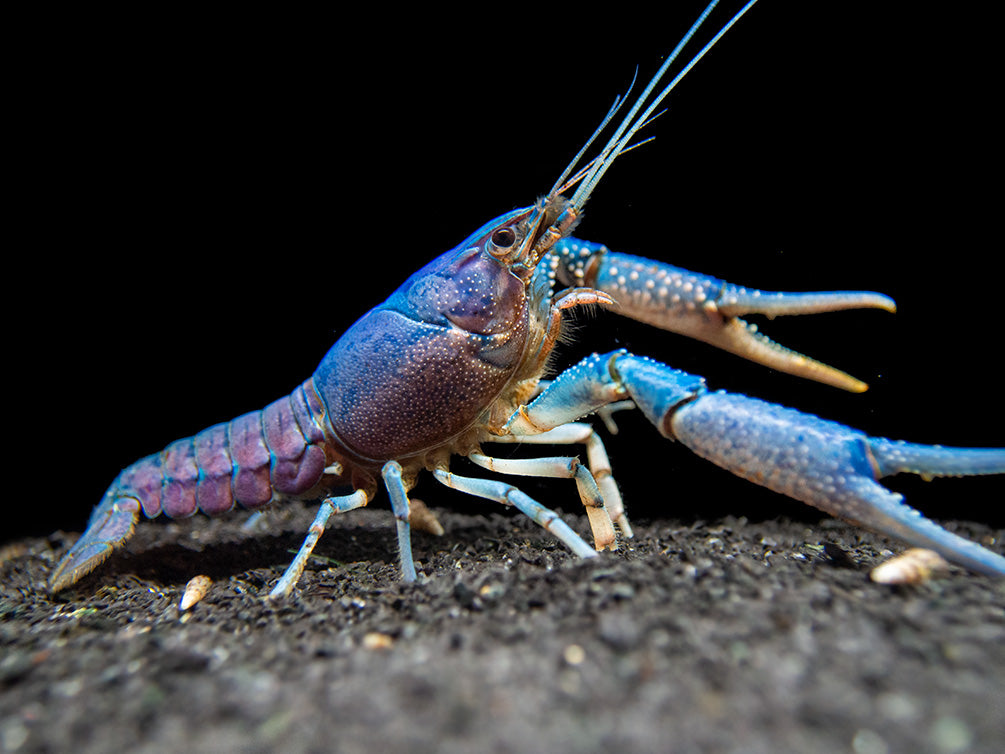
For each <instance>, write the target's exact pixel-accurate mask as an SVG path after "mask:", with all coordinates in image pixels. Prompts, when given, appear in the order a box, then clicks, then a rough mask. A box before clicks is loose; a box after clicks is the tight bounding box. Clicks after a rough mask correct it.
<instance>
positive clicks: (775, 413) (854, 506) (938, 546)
mask: <svg viewBox="0 0 1005 754" xmlns="http://www.w3.org/2000/svg"><path fill="white" fill-rule="evenodd" d="M626 398H630V399H631V400H633V401H634V402H635V404H636V405H637V406H638V407H639V409H640V410H641V411H642V412H643V413H644V414H645V415H646V417H647V418H648V419H649V420H650V421H651V422H652V423H653V424H655V425H656V427H657V428H658V429H659V430H660V432H661V433H662V434H663V435H664V436H666V437H669V438H671V439H674V440H679V441H680V442H681V443H683V444H684V445H686V446H687V447H688V448H690V449H691V450H692V451H694V452H695V453H696V454H697V455H699V456H701V457H702V458H705V459H707V460H709V461H712V463H715V464H716V465H718V466H721V467H722V468H724V469H727V470H728V471H731V472H733V473H734V474H736V475H737V476H741V477H743V478H744V479H748V480H750V481H751V482H755V483H756V484H760V485H762V486H764V487H767V488H769V489H771V490H774V491H775V492H780V493H782V494H783V495H788V496H789V497H792V498H795V499H796V500H800V501H802V502H804V503H808V504H809V505H812V506H814V507H816V508H819V509H820V510H823V511H825V512H827V513H829V514H831V515H833V516H837V517H839V518H843V519H846V520H848V521H851V522H853V523H856V524H859V525H862V526H866V527H868V528H870V529H874V530H876V531H878V532H880V533H882V534H887V535H889V536H891V537H895V538H897V539H899V540H901V541H903V542H907V543H909V544H912V545H916V546H919V547H925V548H928V549H931V550H935V551H936V552H938V553H940V554H941V555H942V556H943V557H945V558H946V559H947V560H950V561H953V562H955V563H959V564H960V565H963V566H966V567H967V568H970V569H971V570H973V571H977V572H978V573H984V574H988V575H993V576H1005V558H1003V557H1002V556H1001V555H997V554H995V553H993V552H991V551H990V550H987V549H985V548H983V547H981V546H980V545H978V544H976V543H974V542H971V541H969V540H967V539H964V538H963V537H959V536H957V535H955V534H952V533H950V532H948V531H946V530H945V529H943V528H942V527H940V526H938V525H937V524H935V523H933V522H932V521H929V520H928V519H926V518H924V517H923V516H922V515H921V514H920V513H918V512H917V511H916V510H914V509H913V508H911V507H909V506H907V505H905V504H904V502H903V497H902V496H901V495H898V494H896V493H893V492H890V491H889V490H887V489H886V488H885V487H883V486H882V485H880V484H879V483H878V481H877V480H879V479H881V478H883V477H885V476H889V475H891V474H897V473H901V472H911V473H914V474H921V475H922V476H962V475H972V474H1003V473H1005V449H1001V448H986V449H985V448H943V447H940V446H937V445H935V446H931V445H914V444H911V443H905V442H893V441H890V440H884V439H880V438H874V437H869V436H868V435H866V434H865V433H863V432H859V431H858V430H855V429H852V428H851V427H846V426H844V425H842V424H838V423H836V422H831V421H825V420H824V419H819V418H817V417H815V416H810V415H809V414H804V413H802V412H800V411H796V410H795V409H791V408H785V407H783V406H778V405H776V404H773V403H766V402H765V401H761V400H757V399H755V398H748V397H747V396H745V395H737V394H732V393H726V392H723V391H719V392H714V393H710V392H708V390H707V389H706V387H705V382H704V380H703V379H702V378H700V377H696V376H695V375H692V374H688V373H687V372H681V371H679V370H676V369H671V368H670V367H668V366H666V365H665V364H661V363H659V362H658V361H654V360H652V359H648V358H643V357H639V356H634V355H632V354H630V353H628V352H627V351H615V352H613V353H609V354H607V355H605V356H597V355H593V356H590V357H588V358H586V359H584V360H583V361H582V362H580V363H579V364H577V365H576V366H574V367H572V368H571V369H568V370H566V371H565V372H563V373H562V374H561V375H559V377H558V378H556V379H555V380H554V381H553V382H552V383H551V384H550V385H549V386H548V388H546V389H545V390H544V392H542V393H541V395H539V396H538V397H537V398H536V399H535V400H534V401H533V402H531V403H530V405H528V406H526V407H524V408H522V409H521V410H520V411H518V412H517V413H515V414H514V415H513V417H512V418H511V419H510V421H509V423H508V424H507V430H508V431H510V432H511V433H513V434H516V435H520V434H533V433H534V432H540V431H543V430H545V429H548V428H550V427H554V426H558V425H559V424H562V423H564V422H569V421H574V420H575V419H577V418H579V417H582V416H585V415H586V414H588V413H591V412H594V411H597V410H598V409H599V408H601V407H602V406H605V405H608V404H610V403H612V402H614V401H621V400H624V399H626Z"/></svg>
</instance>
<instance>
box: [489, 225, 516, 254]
mask: <svg viewBox="0 0 1005 754" xmlns="http://www.w3.org/2000/svg"><path fill="white" fill-rule="evenodd" d="M515 243H516V233H515V232H513V229H512V228H498V229H496V230H495V231H493V233H492V245H493V246H495V247H496V248H497V249H508V248H510V247H511V246H512V245H513V244H515Z"/></svg>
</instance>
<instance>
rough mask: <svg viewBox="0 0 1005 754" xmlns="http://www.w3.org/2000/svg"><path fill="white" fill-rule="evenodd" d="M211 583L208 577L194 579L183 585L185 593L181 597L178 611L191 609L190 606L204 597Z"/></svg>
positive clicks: (211, 580)
mask: <svg viewBox="0 0 1005 754" xmlns="http://www.w3.org/2000/svg"><path fill="white" fill-rule="evenodd" d="M212 583H213V579H211V578H210V577H209V576H196V577H194V578H193V579H192V580H191V581H189V582H188V583H187V584H186V585H185V593H184V594H183V595H182V596H181V602H179V603H178V609H179V610H182V611H184V610H188V609H189V608H190V607H192V605H194V604H195V603H196V602H198V601H199V600H201V599H202V598H203V597H205V596H206V592H208V591H209V587H210V586H211V585H212Z"/></svg>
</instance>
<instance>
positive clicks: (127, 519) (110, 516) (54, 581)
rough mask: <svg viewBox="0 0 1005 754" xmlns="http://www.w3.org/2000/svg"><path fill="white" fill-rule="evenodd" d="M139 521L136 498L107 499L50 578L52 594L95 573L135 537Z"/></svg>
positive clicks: (108, 497) (138, 503)
mask: <svg viewBox="0 0 1005 754" xmlns="http://www.w3.org/2000/svg"><path fill="white" fill-rule="evenodd" d="M139 517H140V502H139V500H137V499H136V498H134V497H112V496H111V495H106V496H105V498H104V499H103V500H102V501H101V503H100V504H99V505H98V507H97V508H95V509H94V512H93V513H92V514H91V519H90V521H88V523H87V531H85V532H84V534H83V536H82V537H81V538H80V539H78V540H77V542H76V543H75V544H74V545H73V547H71V548H70V551H69V552H68V553H66V555H65V556H64V557H63V559H62V560H61V561H60V562H59V565H58V566H56V570H55V571H53V573H52V576H50V577H49V590H50V591H52V592H58V591H59V590H60V589H65V588H66V587H68V586H70V585H71V584H75V583H77V582H78V581H80V579H82V578H83V577H84V576H86V575H87V574H88V573H90V572H91V571H93V570H94V569H95V568H97V567H98V566H99V565H101V563H102V562H104V560H105V559H106V558H107V557H108V556H109V555H111V553H112V550H114V549H115V548H116V547H119V546H120V545H121V544H122V543H123V542H125V541H126V540H127V539H129V537H131V536H132V534H133V529H134V528H135V527H136V522H137V521H138V520H139Z"/></svg>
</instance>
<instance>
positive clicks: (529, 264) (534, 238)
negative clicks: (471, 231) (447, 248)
mask: <svg viewBox="0 0 1005 754" xmlns="http://www.w3.org/2000/svg"><path fill="white" fill-rule="evenodd" d="M507 220H508V221H507ZM578 223H579V213H578V212H577V211H576V209H575V207H573V206H572V204H571V203H570V202H569V200H567V199H566V198H565V197H563V196H559V195H556V194H552V195H549V196H546V197H544V198H542V199H540V200H538V202H537V203H536V204H535V205H534V206H533V207H526V208H524V209H521V210H516V211H515V212H514V213H510V215H503V216H502V217H500V218H498V219H497V220H496V221H495V226H494V227H493V228H492V229H491V232H489V233H487V234H486V235H485V237H484V239H485V245H484V250H485V252H486V253H487V254H490V255H491V256H493V257H495V258H496V259H497V260H498V261H499V262H500V263H501V264H503V265H504V266H505V267H506V268H507V269H508V270H509V271H510V272H511V273H513V274H514V275H516V276H517V277H518V278H520V279H521V280H523V281H524V282H527V281H529V280H530V278H531V277H532V276H533V274H534V268H535V267H537V265H538V263H539V262H540V261H541V259H542V258H543V257H544V255H545V254H547V253H548V251H549V250H550V249H551V248H552V247H553V246H554V245H555V243H556V242H558V241H559V240H561V239H562V238H564V237H565V236H567V235H569V233H571V232H572V229H573V228H574V227H575V226H576V225H577V224H578ZM491 225H493V223H490V226H491ZM487 227H488V226H487Z"/></svg>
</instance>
